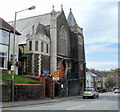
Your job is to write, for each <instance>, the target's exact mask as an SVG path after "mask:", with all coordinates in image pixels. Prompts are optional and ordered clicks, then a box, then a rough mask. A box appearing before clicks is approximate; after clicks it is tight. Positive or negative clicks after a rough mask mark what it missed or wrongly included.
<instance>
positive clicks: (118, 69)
mask: <svg viewBox="0 0 120 112" xmlns="http://www.w3.org/2000/svg"><path fill="white" fill-rule="evenodd" d="M110 71H120V68H115V69H111V70H110Z"/></svg>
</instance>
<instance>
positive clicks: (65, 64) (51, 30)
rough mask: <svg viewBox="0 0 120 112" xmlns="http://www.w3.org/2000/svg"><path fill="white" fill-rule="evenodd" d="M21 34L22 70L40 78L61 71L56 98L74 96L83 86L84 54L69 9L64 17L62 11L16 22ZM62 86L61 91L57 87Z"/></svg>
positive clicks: (80, 34) (78, 32)
mask: <svg viewBox="0 0 120 112" xmlns="http://www.w3.org/2000/svg"><path fill="white" fill-rule="evenodd" d="M17 30H18V31H20V33H21V34H22V36H21V40H20V43H21V45H23V44H26V53H25V54H26V59H25V61H24V63H25V64H24V65H25V67H24V71H25V72H26V73H32V74H33V75H40V74H42V73H43V72H44V71H49V72H50V73H52V71H61V73H62V77H61V78H60V80H59V81H58V82H57V83H56V88H57V89H56V91H61V92H57V96H59V94H64V96H69V95H77V94H79V91H82V90H83V89H84V87H85V66H86V65H85V64H86V63H85V52H84V36H83V29H82V28H80V27H79V26H78V24H77V22H76V20H75V18H74V16H73V13H72V10H70V13H69V15H68V18H66V17H65V14H64V10H63V9H62V8H61V11H58V12H56V11H55V10H54V8H53V10H52V11H51V13H47V14H43V15H39V16H34V17H30V18H26V19H21V20H18V21H17ZM60 84H63V85H64V89H62V88H61V87H60Z"/></svg>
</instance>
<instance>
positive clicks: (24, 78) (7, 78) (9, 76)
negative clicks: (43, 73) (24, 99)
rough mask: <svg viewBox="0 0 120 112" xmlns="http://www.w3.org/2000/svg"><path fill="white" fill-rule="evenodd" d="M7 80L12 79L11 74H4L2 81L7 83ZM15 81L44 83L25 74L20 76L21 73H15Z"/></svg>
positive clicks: (20, 82) (16, 82) (17, 82)
mask: <svg viewBox="0 0 120 112" xmlns="http://www.w3.org/2000/svg"><path fill="white" fill-rule="evenodd" d="M7 80H12V75H11V74H3V75H2V83H3V84H6V83H7ZM14 83H15V84H42V83H41V82H39V81H36V80H33V79H31V78H27V77H24V76H20V75H14Z"/></svg>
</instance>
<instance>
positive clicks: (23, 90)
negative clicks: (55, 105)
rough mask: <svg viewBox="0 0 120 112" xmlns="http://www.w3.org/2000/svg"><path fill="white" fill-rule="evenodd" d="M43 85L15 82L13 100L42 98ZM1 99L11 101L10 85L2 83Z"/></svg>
mask: <svg viewBox="0 0 120 112" xmlns="http://www.w3.org/2000/svg"><path fill="white" fill-rule="evenodd" d="M43 98H45V96H44V87H43V85H42V84H15V85H14V100H15V101H26V100H36V99H43ZM2 101H3V102H8V101H12V85H11V86H10V85H2Z"/></svg>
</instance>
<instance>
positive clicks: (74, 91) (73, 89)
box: [68, 79, 80, 96]
mask: <svg viewBox="0 0 120 112" xmlns="http://www.w3.org/2000/svg"><path fill="white" fill-rule="evenodd" d="M68 84H69V86H68V89H69V93H68V95H69V96H76V95H79V88H80V86H79V81H78V80H77V79H76V80H70V81H69V82H68Z"/></svg>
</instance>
